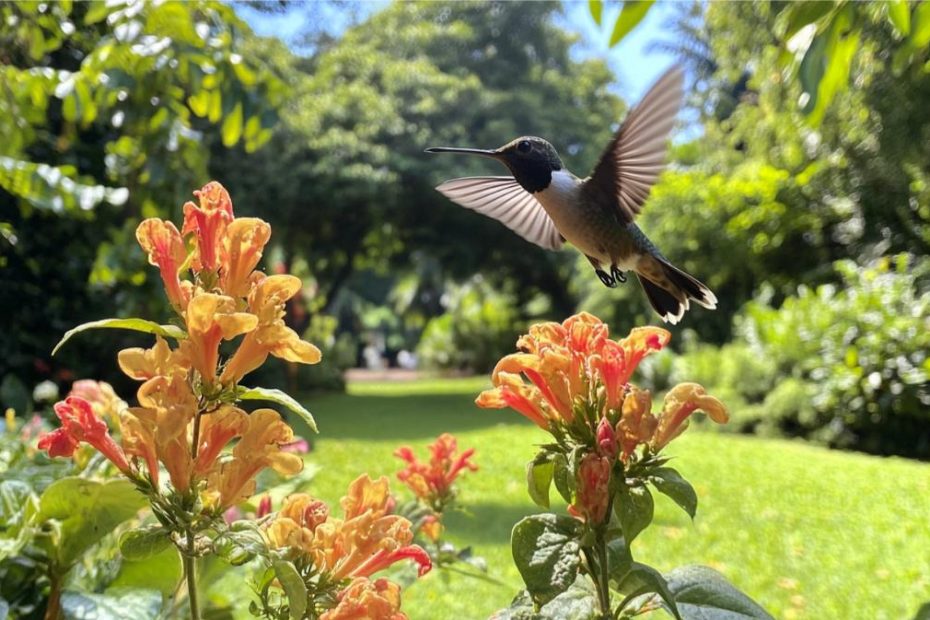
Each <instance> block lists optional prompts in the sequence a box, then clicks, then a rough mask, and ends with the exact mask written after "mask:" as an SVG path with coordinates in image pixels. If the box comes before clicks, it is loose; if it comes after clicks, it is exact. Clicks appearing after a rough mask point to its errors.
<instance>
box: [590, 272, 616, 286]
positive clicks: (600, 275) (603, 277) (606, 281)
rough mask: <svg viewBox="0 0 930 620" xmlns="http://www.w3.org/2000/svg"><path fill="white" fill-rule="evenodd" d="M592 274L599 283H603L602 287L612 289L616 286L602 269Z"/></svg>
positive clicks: (612, 279)
mask: <svg viewBox="0 0 930 620" xmlns="http://www.w3.org/2000/svg"><path fill="white" fill-rule="evenodd" d="M594 273H596V274H597V277H598V278H600V279H601V282H603V283H604V286H606V287H608V288H614V287H615V286H617V281H616V280H615V279H614V278H613V277H612V276H609V275H607V272H606V271H604V270H603V269H595V270H594Z"/></svg>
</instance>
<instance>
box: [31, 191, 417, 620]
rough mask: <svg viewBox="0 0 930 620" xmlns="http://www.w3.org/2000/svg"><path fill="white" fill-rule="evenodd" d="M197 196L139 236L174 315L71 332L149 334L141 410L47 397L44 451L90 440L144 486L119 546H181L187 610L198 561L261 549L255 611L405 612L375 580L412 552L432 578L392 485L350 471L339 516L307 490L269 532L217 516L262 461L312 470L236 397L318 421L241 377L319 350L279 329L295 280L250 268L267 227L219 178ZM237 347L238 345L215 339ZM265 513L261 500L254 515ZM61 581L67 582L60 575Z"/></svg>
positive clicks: (314, 356) (264, 465)
mask: <svg viewBox="0 0 930 620" xmlns="http://www.w3.org/2000/svg"><path fill="white" fill-rule="evenodd" d="M195 195H196V196H197V197H198V198H199V204H197V205H195V204H194V203H192V202H188V203H187V204H185V205H184V223H183V225H182V227H181V230H180V231H179V230H178V229H177V227H176V226H175V225H174V224H173V223H171V222H167V221H164V220H160V219H155V218H152V219H147V220H145V221H143V222H142V223H141V224H140V225H139V227H138V229H137V231H136V237H137V239H138V241H139V244H140V245H141V246H142V248H143V249H144V250H145V251H146V253H147V254H148V259H149V262H150V263H151V264H152V265H154V266H156V267H158V269H159V272H160V275H161V279H162V282H163V284H164V287H165V292H166V294H167V297H168V299H169V301H170V302H171V305H172V307H173V308H174V310H175V312H176V313H177V320H176V322H175V324H170V325H159V324H157V323H153V322H150V321H145V320H142V319H105V320H102V321H96V322H93V323H89V324H85V325H82V326H79V327H77V328H75V329H73V330H71V331H70V332H68V333H67V334H66V335H65V337H64V338H63V340H62V343H64V342H65V341H66V340H68V339H69V338H70V337H72V336H73V335H74V334H76V333H78V332H81V331H83V330H86V329H91V328H128V329H135V330H137V331H142V332H146V333H151V334H154V335H155V342H154V344H153V346H152V347H151V348H148V349H142V348H131V349H126V350H124V351H121V352H120V353H119V357H118V361H119V366H120V368H121V369H122V370H123V372H124V373H126V375H128V376H129V377H131V378H132V379H135V380H138V381H140V382H141V385H140V387H139V389H138V392H137V394H136V397H137V401H138V405H137V406H133V407H129V406H126V405H125V403H122V401H120V400H119V398H118V397H117V396H116V394H115V393H114V392H113V390H112V388H110V387H109V386H107V385H106V384H100V383H96V382H89V383H80V384H76V385H75V388H74V390H73V391H72V393H71V394H70V395H69V396H68V397H66V398H65V399H64V400H63V401H61V402H58V403H56V404H55V405H54V411H55V413H56V415H57V416H58V418H59V420H60V421H61V426H60V427H59V428H57V429H55V430H54V431H51V432H49V433H46V434H44V435H42V436H41V438H40V439H39V442H38V447H39V448H40V449H42V450H45V451H47V452H48V454H49V456H53V457H58V456H64V457H70V456H73V455H75V453H76V452H77V451H78V449H79V448H80V447H81V446H82V445H85V444H86V445H88V446H91V447H92V448H93V449H94V450H96V451H97V452H99V453H100V454H101V455H102V456H103V457H105V458H106V459H107V460H108V461H109V462H110V463H111V464H112V465H113V466H114V467H115V469H116V470H118V471H119V472H120V473H121V474H122V475H123V476H124V477H125V478H126V479H128V481H129V483H131V485H130V486H128V487H127V486H119V487H118V493H119V494H122V496H136V492H135V491H133V490H132V487H134V488H135V489H136V490H137V491H138V492H141V494H142V495H143V496H144V497H145V499H146V500H147V502H148V504H149V506H150V507H151V510H152V515H153V517H154V520H155V522H154V523H152V524H150V525H146V526H144V527H141V528H137V529H134V530H129V531H127V532H124V533H123V534H122V536H121V537H120V549H121V551H122V552H123V555H124V556H125V557H126V558H130V559H135V560H139V559H144V558H146V557H151V556H152V555H153V554H155V553H157V552H160V551H161V550H163V549H164V548H165V547H167V546H169V545H173V546H174V547H175V548H176V549H177V550H178V552H179V553H180V554H181V557H182V559H183V565H184V574H185V577H186V580H187V591H188V603H189V606H190V610H191V616H192V617H193V618H199V614H200V611H199V604H198V591H197V586H196V579H195V577H196V571H195V561H196V560H197V559H198V558H202V557H205V556H208V555H218V556H220V557H222V558H224V559H226V560H227V561H229V562H230V563H232V564H241V563H244V562H246V561H249V560H251V559H253V558H259V559H260V560H261V561H262V562H263V563H264V564H265V565H266V566H267V567H268V568H267V570H265V571H264V573H263V576H262V577H261V578H260V580H259V583H260V586H259V594H260V598H261V604H257V603H256V604H254V605H253V612H255V613H256V614H258V615H264V616H265V617H269V618H279V617H288V616H289V617H292V618H302V617H306V618H325V619H326V620H333V619H336V618H350V617H360V616H359V615H358V613H357V610H358V609H360V608H369V609H370V610H378V611H377V612H375V611H371V612H370V613H371V614H374V615H366V616H365V617H372V618H391V619H394V618H403V617H404V615H403V614H402V613H401V612H400V611H399V605H400V594H399V587H398V586H396V585H394V584H391V583H390V582H387V581H385V580H383V579H378V580H375V581H370V580H369V577H370V576H371V575H372V574H374V573H376V572H378V571H380V570H382V569H383V568H386V567H387V566H389V565H391V564H392V563H394V562H396V561H398V560H400V559H404V558H413V559H414V560H416V561H417V562H418V563H419V566H420V570H419V573H420V574H423V573H425V572H426V571H428V570H429V568H430V560H429V556H428V555H427V554H426V552H425V551H424V550H423V549H422V548H420V547H418V546H416V545H412V544H410V543H411V541H412V538H413V533H412V529H411V528H412V526H411V523H410V522H409V521H408V520H406V519H404V518H403V517H401V516H398V515H390V514H388V509H387V508H388V506H387V501H388V498H389V495H388V484H387V480H386V479H384V478H382V479H380V480H378V481H372V480H370V479H369V478H368V477H367V476H363V477H361V478H359V479H358V480H356V482H355V483H353V485H352V486H351V487H350V489H349V493H348V494H347V496H346V497H345V498H343V501H342V507H343V510H344V513H345V514H344V518H343V519H336V518H333V517H330V516H329V511H328V508H327V507H326V506H325V505H324V504H322V503H321V502H319V501H315V500H312V499H311V498H309V496H305V495H294V496H291V497H290V498H288V500H287V501H286V502H285V504H284V506H283V508H282V510H281V511H280V512H278V513H277V514H275V515H268V516H266V517H265V518H264V520H263V521H262V522H261V525H260V526H259V524H258V523H256V522H255V521H250V520H238V521H234V522H232V523H227V522H226V520H225V519H224V514H226V513H227V512H228V510H229V509H230V508H231V507H233V506H235V505H237V504H239V503H241V502H243V501H245V500H247V499H249V498H250V497H251V496H252V495H253V494H254V493H255V490H256V476H258V474H259V473H261V472H262V471H263V470H266V469H270V470H274V471H275V472H277V473H278V474H280V475H283V476H291V475H294V474H296V473H298V472H299V471H300V470H301V469H302V468H303V464H304V463H303V459H302V457H301V456H300V455H299V454H297V453H296V452H297V450H295V449H294V446H295V443H294V440H295V437H294V432H293V430H292V429H291V427H290V426H289V425H288V424H287V423H286V422H285V421H284V420H283V419H282V418H281V416H280V415H279V413H278V412H277V411H275V410H274V409H268V408H259V409H256V410H254V411H251V412H247V411H246V410H245V409H243V408H241V406H240V405H241V403H242V401H245V400H265V401H269V402H273V403H277V404H279V405H283V406H286V407H288V408H289V409H291V410H292V411H293V412H295V413H296V414H298V415H300V416H301V417H302V418H303V419H304V420H305V421H306V422H307V424H308V425H309V426H310V427H311V428H312V429H314V430H315V428H316V427H315V423H314V421H313V418H312V417H311V416H310V414H309V412H307V411H306V410H305V409H304V408H303V407H302V406H301V405H299V404H298V403H297V401H295V400H293V399H292V398H290V397H289V396H287V395H286V394H284V393H282V392H279V391H277V390H266V389H263V388H249V387H245V386H243V385H242V384H241V381H242V379H243V378H244V377H245V376H246V375H248V374H249V373H250V372H251V371H253V370H255V369H257V368H258V367H260V366H261V365H262V364H263V363H264V362H265V361H266V359H267V358H268V357H269V356H275V357H278V358H281V359H283V360H286V361H289V362H298V363H303V364H315V363H317V362H319V361H320V357H321V355H320V351H319V349H317V347H316V346H314V345H313V344H311V343H309V342H305V341H303V340H301V339H300V337H299V336H298V335H297V334H296V333H295V332H294V331H293V330H292V329H290V328H289V327H287V326H286V325H285V323H284V306H285V303H286V302H287V301H288V300H289V299H291V298H292V297H294V296H295V295H296V294H297V293H298V291H299V290H300V287H301V283H300V280H299V279H298V278H296V277H294V276H291V275H288V274H275V275H270V276H269V275H265V274H264V273H262V272H261V271H258V270H257V266H258V263H259V261H260V260H261V257H262V253H263V250H264V247H265V244H267V243H268V241H269V239H270V236H271V228H270V226H269V225H268V224H267V223H265V222H263V221H262V220H260V219H256V218H236V217H235V216H234V214H233V208H232V202H231V201H230V198H229V195H228V194H227V192H226V190H225V189H223V187H222V186H221V185H219V184H218V183H209V184H208V185H206V186H204V187H203V188H202V189H201V190H200V191H198V192H195ZM169 340H171V341H173V344H172V343H169ZM230 341H237V346H234V347H233V346H231V345H226V346H225V347H224V346H222V345H223V343H224V342H230ZM59 346H61V344H59ZM227 348H230V349H231V351H232V352H231V354H229V355H225V354H224V353H225V351H226V350H227ZM108 422H109V424H108ZM111 426H112V430H111ZM117 437H118V439H117ZM81 480H82V482H81V484H84V483H87V482H88V481H87V480H83V479H81ZM75 484H76V483H75ZM118 499H120V500H122V499H125V497H123V498H118ZM137 510H138V506H137V504H135V503H134V501H132V500H131V499H130V500H129V503H128V505H127V512H128V514H125V515H124V516H123V517H122V518H121V519H119V520H118V521H116V522H115V523H113V525H115V524H116V523H119V522H121V521H123V520H125V519H126V518H127V517H128V516H130V515H132V514H133V513H134V512H135V511H137ZM268 510H269V507H268V505H267V503H265V504H264V505H263V506H262V507H261V510H260V512H261V513H267V511H268ZM74 560H75V557H73V554H72V555H71V556H69V557H68V558H67V561H62V562H59V563H58V565H57V567H56V568H55V570H56V571H57V573H63V572H64V571H66V570H67V569H68V568H69V567H70V564H71V563H73V561H74ZM52 583H53V584H54V583H60V574H56V575H53V578H52ZM59 596H60V591H59V592H56V591H55V590H54V588H53V592H52V600H51V601H50V603H49V607H50V609H51V610H52V611H51V613H52V615H50V616H49V617H56V616H57V605H58V600H57V599H58V597H59Z"/></svg>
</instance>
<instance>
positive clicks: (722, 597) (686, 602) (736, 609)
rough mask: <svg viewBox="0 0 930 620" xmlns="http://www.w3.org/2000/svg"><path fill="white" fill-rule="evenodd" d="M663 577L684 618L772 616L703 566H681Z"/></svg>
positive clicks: (766, 619)
mask: <svg viewBox="0 0 930 620" xmlns="http://www.w3.org/2000/svg"><path fill="white" fill-rule="evenodd" d="M666 579H667V581H668V589H669V591H670V592H671V593H672V595H673V596H674V599H675V602H676V604H677V607H678V611H679V613H680V614H681V617H682V618H683V619H684V620H772V616H771V615H770V614H769V613H768V612H767V611H765V610H764V609H763V608H762V607H760V606H759V604H758V603H756V602H755V601H753V600H752V599H751V598H749V597H748V596H746V595H745V594H743V593H742V592H740V591H739V590H738V589H736V587H735V586H733V584H731V583H730V582H729V581H727V580H726V578H725V577H724V576H723V575H721V574H720V573H718V572H717V571H715V570H714V569H712V568H708V567H707V566H681V567H679V568H676V569H675V570H673V571H671V572H670V573H668V575H666ZM664 606H665V607H666V609H670V607H668V606H667V605H664Z"/></svg>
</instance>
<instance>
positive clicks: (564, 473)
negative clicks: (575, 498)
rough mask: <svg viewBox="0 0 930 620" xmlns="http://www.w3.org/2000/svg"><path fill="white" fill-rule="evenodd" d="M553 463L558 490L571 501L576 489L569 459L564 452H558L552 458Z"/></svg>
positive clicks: (566, 499)
mask: <svg viewBox="0 0 930 620" xmlns="http://www.w3.org/2000/svg"><path fill="white" fill-rule="evenodd" d="M552 464H553V466H554V471H553V479H554V480H555V488H556V489H557V490H558V492H559V495H561V496H562V499H564V500H565V501H566V502H568V503H571V501H572V494H573V493H574V489H575V476H574V475H572V472H571V470H570V469H569V467H568V459H566V458H565V455H564V454H556V455H555V456H554V457H553V459H552Z"/></svg>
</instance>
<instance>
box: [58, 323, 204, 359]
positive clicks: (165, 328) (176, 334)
mask: <svg viewBox="0 0 930 620" xmlns="http://www.w3.org/2000/svg"><path fill="white" fill-rule="evenodd" d="M88 329H131V330H133V331H137V332H144V333H146V334H156V335H158V336H165V337H168V338H174V339H175V340H182V339H184V338H187V333H186V332H185V331H184V330H183V329H181V328H180V327H178V326H177V325H159V324H158V323H155V322H154V321H147V320H145V319H101V320H99V321H91V322H90V323H83V324H81V325H78V326H77V327H73V328H71V329H69V330H68V331H66V332H65V335H64V336H62V338H61V340H60V341H59V342H58V344H56V345H55V348H54V349H52V355H55V354H56V353H58V350H59V349H60V348H61V347H62V346H63V345H64V344H65V343H66V342H68V340H70V339H71V337H72V336H74V335H75V334H79V333H81V332H83V331H86V330H88Z"/></svg>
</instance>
